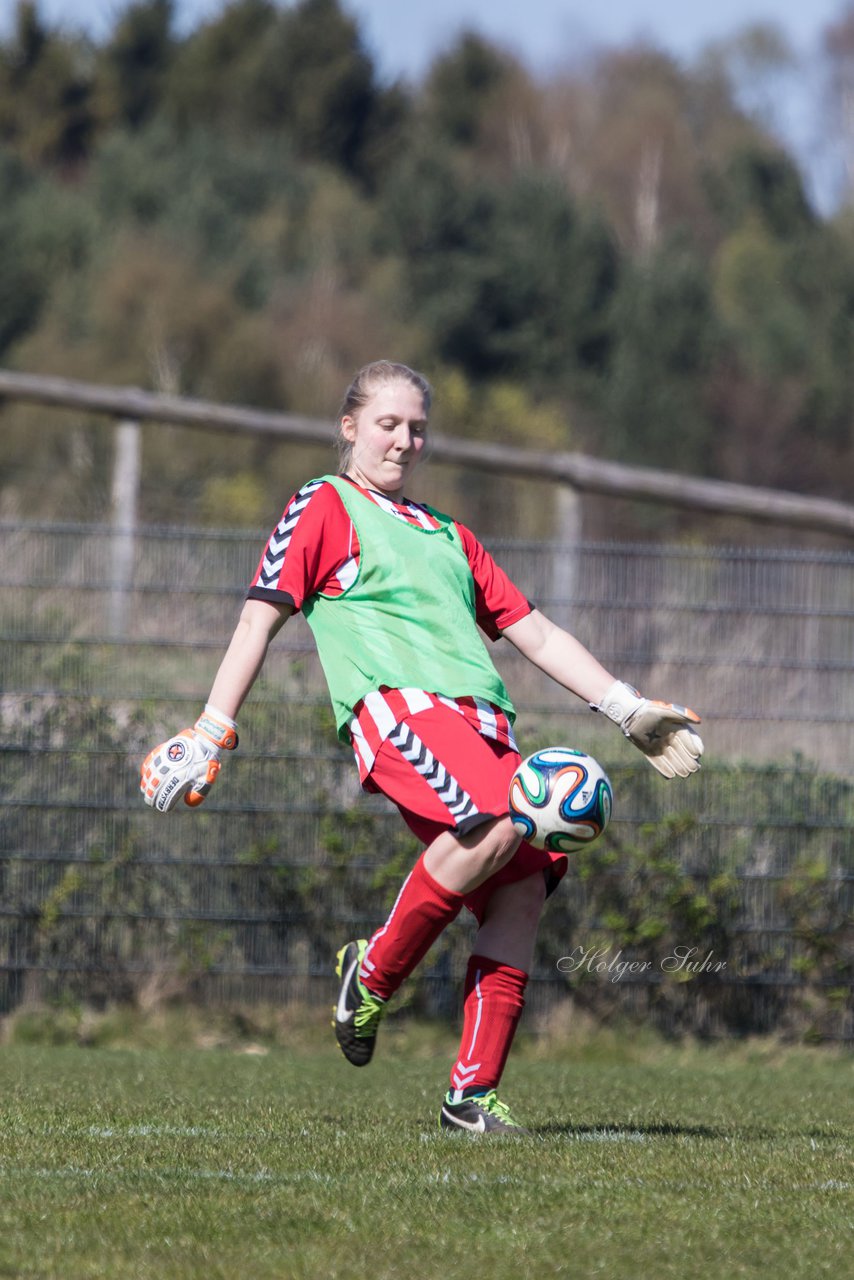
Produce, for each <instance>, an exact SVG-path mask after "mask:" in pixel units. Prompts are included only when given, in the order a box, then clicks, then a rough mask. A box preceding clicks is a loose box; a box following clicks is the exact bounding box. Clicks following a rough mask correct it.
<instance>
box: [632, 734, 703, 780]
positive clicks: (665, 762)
mask: <svg viewBox="0 0 854 1280" xmlns="http://www.w3.org/2000/svg"><path fill="white" fill-rule="evenodd" d="M702 753H703V742H702V739H701V738H700V735H699V734H697V733H694V732H693V730H691V729H681V730H680V731H679V732H678V733H674V734H672V735H671V737H670V739H669V741H667V742H666V743H663V744H660V745H656V747H654V748H653V749H652V750H647V751H645V752H644V754H645V755H646V758H647V760H649V762H650V764H651V765H653V766H654V768H656V769H657V770H658V772H659V773H660V774H662V775H663V777H665V778H688V777H690V775H691V774H692V773H696V772H697V770H698V769H699V768H700V756H701V755H702Z"/></svg>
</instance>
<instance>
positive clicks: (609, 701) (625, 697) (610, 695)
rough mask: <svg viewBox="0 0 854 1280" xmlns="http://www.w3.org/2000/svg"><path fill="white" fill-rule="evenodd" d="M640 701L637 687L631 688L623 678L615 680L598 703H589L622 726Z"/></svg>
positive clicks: (641, 700)
mask: <svg viewBox="0 0 854 1280" xmlns="http://www.w3.org/2000/svg"><path fill="white" fill-rule="evenodd" d="M642 702H643V698H642V697H641V696H640V694H639V693H638V691H637V689H633V688H632V686H631V685H630V684H626V683H625V681H623V680H615V681H614V683H613V684H612V685H611V687H610V689H608V690H607V692H606V693H605V695H604V697H603V698H602V701H601V702H600V703H599V705H598V706H594V704H593V703H591V704H590V705H591V706H592V707H593V709H594V710H595V711H601V713H602V715H603V716H607V717H608V719H609V720H613V722H614V724H618V725H619V726H620V727H621V728H622V726H623V725H624V724H625V722H626V720H627V718H628V717H629V716H630V715H631V714H632V712H634V711H637V709H638V707H639V706H640V705H641V703H642Z"/></svg>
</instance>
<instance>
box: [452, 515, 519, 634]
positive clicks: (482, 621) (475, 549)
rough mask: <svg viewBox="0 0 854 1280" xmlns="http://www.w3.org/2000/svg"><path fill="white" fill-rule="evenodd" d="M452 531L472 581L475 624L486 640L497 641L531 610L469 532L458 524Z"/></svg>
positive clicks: (509, 580)
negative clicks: (458, 539) (455, 532)
mask: <svg viewBox="0 0 854 1280" xmlns="http://www.w3.org/2000/svg"><path fill="white" fill-rule="evenodd" d="M456 527H457V531H458V533H459V535H460V540H461V542H462V544H463V550H464V551H465V553H466V558H467V559H468V562H469V568H470V569H471V573H472V577H473V578H474V586H475V612H476V615H477V624H478V626H479V627H480V628H481V630H483V631H484V632H485V633H486V635H488V636H489V638H490V640H498V639H500V637H501V633H502V631H504V630H505V628H506V627H509V626H511V625H512V624H513V623H514V622H518V621H519V619H520V618H524V617H527V615H528V614H529V613H531V611H532V610H533V607H534V606H533V605H532V604H531V602H530V601H529V600H528V599H527V597H526V596H524V595H523V594H522V592H521V591H520V590H519V588H518V587H517V586H516V584H515V583H514V582H512V581H511V579H510V578H509V577H508V576H507V574H506V573H505V572H504V570H503V569H502V568H501V566H500V565H499V564H497V563H496V562H495V560H493V558H492V556H491V555H490V554H489V552H488V551H487V550H486V549H485V547H484V546H483V545H482V544H481V543H480V542H479V541H478V539H477V538H476V537H475V535H474V534H473V533H472V532H471V530H470V529H467V528H466V526H465V525H463V524H460V523H459V522H457V523H456Z"/></svg>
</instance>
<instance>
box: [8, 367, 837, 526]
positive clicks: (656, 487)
mask: <svg viewBox="0 0 854 1280" xmlns="http://www.w3.org/2000/svg"><path fill="white" fill-rule="evenodd" d="M4 399H5V400H20V401H28V402H30V403H36V404H45V405H51V406H53V407H54V408H61V409H77V410H83V411H85V412H87V413H98V414H106V415H107V416H109V417H112V418H116V419H118V420H121V421H123V422H126V423H138V422H151V421H155V422H168V423H172V424H174V425H176V426H184V427H196V428H200V429H203V430H206V431H227V432H234V433H245V434H250V435H268V436H276V437H278V438H279V439H281V440H291V441H295V442H300V443H303V444H315V445H323V446H326V445H328V444H330V442H331V441H332V438H333V427H332V424H331V423H329V422H325V421H323V420H321V419H317V418H308V417H303V416H301V415H299V414H290V413H271V412H265V411H263V410H260V409H249V408H246V407H243V406H240V405H223V404H213V403H210V402H209V401H205V400H194V399H189V398H185V397H182V396H169V395H159V394H155V393H152V392H148V391H141V390H139V389H137V388H134V387H108V386H100V385H97V384H94V383H89V382H77V381H74V380H71V379H68V378H53V377H45V376H43V375H40V374H24V373H14V372H11V371H9V370H0V405H2V401H3V400H4ZM431 458H432V459H433V461H435V462H440V463H445V464H448V465H452V466H464V467H472V468H474V469H476V470H478V471H488V472H498V473H501V474H503V475H512V476H524V477H526V478H529V479H535V480H543V481H549V482H551V483H554V484H559V485H562V486H565V487H567V488H568V489H570V490H575V491H576V492H580V493H595V494H600V495H603V496H606V497H612V498H629V499H633V500H635V501H641V502H658V503H664V504H666V505H668V506H672V507H680V508H686V509H689V510H692V511H705V512H709V513H712V514H717V515H729V516H741V517H745V518H747V519H750V520H760V521H764V522H766V523H767V522H771V523H776V524H782V525H787V526H789V527H795V528H800V529H809V530H812V531H815V532H821V533H832V534H836V535H841V536H843V537H849V538H850V537H854V506H852V505H851V504H849V503H845V502H836V501H833V500H831V499H829V498H816V497H810V496H808V495H806V494H798V493H788V492H784V491H781V490H777V489H765V488H760V487H755V486H752V485H743V484H730V483H728V482H726V481H722V480H704V479H700V478H699V477H697V476H690V475H681V474H679V473H678V472H674V471H660V470H656V469H653V468H649V467H631V466H624V465H622V464H621V463H617V462H608V461H605V460H603V459H601V458H593V457H590V456H588V455H586V454H582V453H569V452H560V451H557V450H541V449H521V448H517V447H514V446H512V445H502V444H489V443H488V442H485V441H482V440H465V439H451V438H449V437H447V436H433V437H432V440H431Z"/></svg>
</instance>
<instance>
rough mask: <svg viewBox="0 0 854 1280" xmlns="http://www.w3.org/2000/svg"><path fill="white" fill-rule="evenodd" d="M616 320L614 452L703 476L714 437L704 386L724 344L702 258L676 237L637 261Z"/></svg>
mask: <svg viewBox="0 0 854 1280" xmlns="http://www.w3.org/2000/svg"><path fill="white" fill-rule="evenodd" d="M610 319H611V333H612V344H613V356H612V360H611V365H610V369H609V377H608V380H607V384H606V386H605V388H604V391H603V397H602V407H603V411H604V414H605V416H606V418H607V421H608V424H609V427H610V430H609V432H608V439H609V440H610V441H611V447H612V449H613V452H614V454H615V455H616V456H617V457H620V458H623V459H625V460H627V461H631V462H635V463H639V464H641V465H646V466H657V467H663V468H667V469H675V470H680V471H688V472H694V473H699V474H702V473H703V472H704V471H706V470H707V468H708V464H709V461H710V458H711V456H713V455H712V441H713V435H714V427H713V423H712V421H711V419H710V415H709V412H708V408H707V406H706V405H705V404H704V402H703V388H704V382H705V379H706V376H707V374H708V371H709V369H710V368H711V366H712V363H713V360H714V357H715V354H716V350H717V348H718V345H719V342H720V334H719V332H718V325H717V321H716V318H715V315H714V308H713V303H712V298H711V296H710V291H709V284H708V276H707V273H706V271H705V269H704V267H703V264H702V262H701V261H700V260H699V258H698V256H697V255H696V254H695V253H694V252H693V251H692V249H691V248H690V247H689V246H688V245H686V244H685V243H684V242H681V243H680V242H678V241H676V242H673V243H670V244H667V245H664V246H662V248H661V249H660V250H659V251H658V252H657V253H656V254H655V256H654V257H653V258H651V259H650V260H648V261H640V262H636V263H633V264H631V265H629V266H628V267H627V269H626V270H625V271H624V272H623V274H622V277H621V280H620V284H619V288H618V290H617V294H616V298H615V300H614V305H613V310H612V313H611V317H610Z"/></svg>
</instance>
